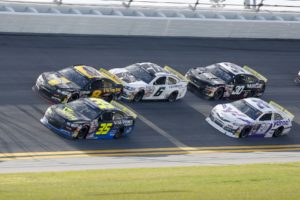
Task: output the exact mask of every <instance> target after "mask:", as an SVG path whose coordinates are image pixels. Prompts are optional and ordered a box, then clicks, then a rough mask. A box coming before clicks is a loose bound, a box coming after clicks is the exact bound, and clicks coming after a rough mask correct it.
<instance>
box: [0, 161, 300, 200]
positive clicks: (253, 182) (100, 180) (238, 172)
mask: <svg viewBox="0 0 300 200" xmlns="http://www.w3.org/2000/svg"><path fill="white" fill-rule="evenodd" d="M299 175H300V163H284V164H254V165H235V166H213V167H212V166H209V167H208V166H205V167H202V166H200V167H173V168H149V169H146V168H143V169H112V170H91V171H74V172H47V173H22V174H19V173H18V174H1V175H0V199H5V200H8V199H22V200H27V199H30V200H32V199H39V200H40V199H43V200H46V199H76V200H77V199H78V200H81V199H84V200H87V199H101V200H106V199H107V200H111V199H112V200H115V199H116V200H120V199H126V200H127V199H129V200H135V199H138V200H140V199H155V200H158V199H172V200H177V199H184V200H189V199H197V200H199V199H216V200H217V199H222V200H232V199H243V200H247V199H251V200H252V199H268V200H277V199H278V200H282V199H288V200H292V199H295V200H296V199H297V200H298V199H300V190H299V188H300V176H299Z"/></svg>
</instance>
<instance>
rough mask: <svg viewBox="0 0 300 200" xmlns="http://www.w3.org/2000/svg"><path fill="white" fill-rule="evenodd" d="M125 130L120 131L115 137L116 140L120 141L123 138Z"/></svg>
mask: <svg viewBox="0 0 300 200" xmlns="http://www.w3.org/2000/svg"><path fill="white" fill-rule="evenodd" d="M123 133H124V128H121V129H119V131H118V132H117V133H116V134H115V135H114V138H115V139H119V138H121V137H122V136H123Z"/></svg>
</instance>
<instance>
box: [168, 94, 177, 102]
mask: <svg viewBox="0 0 300 200" xmlns="http://www.w3.org/2000/svg"><path fill="white" fill-rule="evenodd" d="M177 96H178V92H177V91H176V92H172V93H171V94H170V95H169V97H168V101H169V102H174V101H176V99H177Z"/></svg>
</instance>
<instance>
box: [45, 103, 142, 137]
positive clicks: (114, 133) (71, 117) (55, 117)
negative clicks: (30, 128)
mask: <svg viewBox="0 0 300 200" xmlns="http://www.w3.org/2000/svg"><path fill="white" fill-rule="evenodd" d="M136 117H137V115H136V114H135V113H134V112H133V111H131V110H130V109H129V108H127V107H125V106H124V105H122V104H120V103H117V102H115V101H112V102H111V103H108V102H106V101H104V100H102V99H98V98H83V99H78V100H75V101H72V102H70V103H66V104H57V105H53V106H50V107H49V108H48V109H47V111H46V113H45V115H44V117H43V118H42V119H41V122H42V123H43V124H44V125H45V126H47V127H48V128H49V129H51V130H53V131H54V132H56V133H58V134H60V135H62V136H65V137H68V138H73V139H110V138H120V137H122V136H126V135H128V134H129V133H131V132H132V130H133V127H134V123H135V118H136Z"/></svg>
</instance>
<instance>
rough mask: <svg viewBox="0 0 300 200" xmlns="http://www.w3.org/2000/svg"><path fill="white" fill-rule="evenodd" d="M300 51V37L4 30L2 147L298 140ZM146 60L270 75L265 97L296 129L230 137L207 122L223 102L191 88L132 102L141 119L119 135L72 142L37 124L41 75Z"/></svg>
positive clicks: (42, 106) (0, 47)
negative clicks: (221, 65) (162, 98)
mask: <svg viewBox="0 0 300 200" xmlns="http://www.w3.org/2000/svg"><path fill="white" fill-rule="evenodd" d="M299 55H300V41H276V40H274V41H273V40H224V39H191V38H189V39H183V38H142V37H138V38H133V37H131V38H124V37H100V36H99V37H95V36H88V37H79V36H77V37H74V36H72V37H71V36H29V35H25V36H22V35H0V60H1V66H0V91H1V92H0V152H2V153H6V152H39V151H64V150H89V149H130V148H160V147H175V144H174V140H175V141H177V142H179V143H180V144H182V145H185V146H187V147H202V146H205V147H209V146H240V145H241V146H245V145H246V146H251V145H271V144H282V145H285V144H300V126H299V125H300V91H299V90H300V88H299V87H298V86H295V85H294V83H293V78H294V77H295V75H296V73H297V72H298V70H299V69H300V68H299V66H300V57H299ZM142 61H150V62H154V63H157V64H160V65H165V64H167V65H170V66H172V67H174V68H176V69H177V70H179V71H181V72H183V73H184V72H186V71H187V70H188V69H189V68H190V67H196V66H205V65H208V64H212V63H215V62H222V61H230V62H234V63H236V64H240V65H243V64H247V65H249V66H251V67H253V68H254V69H256V70H258V71H259V72H261V73H262V74H263V75H265V76H266V77H267V78H268V79H269V82H268V85H267V89H266V93H265V95H264V97H263V99H265V100H275V101H276V102H278V103H280V104H282V105H283V106H285V107H286V108H288V109H290V111H292V112H293V113H294V114H295V123H294V126H293V129H292V131H291V132H290V135H288V136H285V137H281V138H271V139H253V138H252V139H251V138H249V139H243V140H238V139H232V138H229V137H227V136H225V135H222V134H221V133H219V132H218V131H216V130H215V129H213V128H212V127H210V126H209V125H208V124H207V123H206V121H205V120H204V119H205V117H206V116H207V115H208V113H209V111H210V109H211V108H212V106H214V105H216V104H217V103H219V102H216V101H207V100H204V99H202V98H201V97H198V96H196V95H194V94H192V93H190V92H188V93H187V96H186V97H185V98H184V99H183V100H180V101H178V102H175V103H168V102H142V103H135V104H132V103H129V104H128V105H129V106H131V107H132V108H134V109H135V110H136V111H137V112H138V113H139V114H141V115H142V116H143V120H141V119H139V120H138V121H137V123H136V129H135V131H134V132H133V134H132V135H131V136H130V137H127V138H123V139H120V140H102V141H71V140H67V139H64V138H61V137H60V136H57V135H56V134H54V133H52V132H51V131H49V130H48V129H47V128H45V127H44V126H43V125H42V124H40V122H39V119H40V118H41V117H42V115H43V113H44V111H45V110H46V108H47V106H48V105H47V103H46V102H44V101H43V100H41V99H40V98H39V97H37V96H35V95H34V94H33V92H32V91H31V87H32V86H33V85H34V83H35V80H36V78H37V77H38V75H39V74H40V73H42V72H44V71H52V70H58V69H61V68H62V67H66V66H70V65H74V64H86V65H91V66H94V67H106V68H108V69H109V68H112V67H124V66H127V65H129V64H132V63H135V62H142ZM223 102H224V101H223ZM225 102H226V101H225ZM145 120H146V121H145ZM149 121H150V122H152V127H149ZM145 122H147V123H148V124H147V123H145ZM153 125H154V126H153ZM166 134H167V136H168V137H165V136H166ZM163 135H164V136H163ZM170 138H171V139H170Z"/></svg>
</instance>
